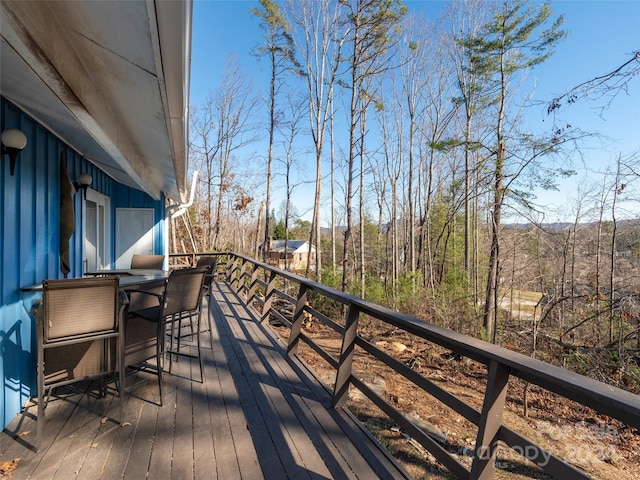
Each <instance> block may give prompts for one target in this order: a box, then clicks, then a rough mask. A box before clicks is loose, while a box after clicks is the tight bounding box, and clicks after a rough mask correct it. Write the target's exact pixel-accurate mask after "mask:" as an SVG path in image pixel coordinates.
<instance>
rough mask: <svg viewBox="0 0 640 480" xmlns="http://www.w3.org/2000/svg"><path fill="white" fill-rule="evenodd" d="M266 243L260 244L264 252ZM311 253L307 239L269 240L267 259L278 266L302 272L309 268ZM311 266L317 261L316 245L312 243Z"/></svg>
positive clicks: (261, 250) (270, 263)
mask: <svg viewBox="0 0 640 480" xmlns="http://www.w3.org/2000/svg"><path fill="white" fill-rule="evenodd" d="M263 249H264V244H262V245H261V246H260V253H261V254H262V252H263ZM308 253H309V242H307V241H305V240H288V241H286V251H285V240H269V242H267V256H266V260H267V263H268V264H269V265H275V266H277V267H278V268H282V269H286V270H293V271H296V272H300V271H303V270H306V268H307V256H308ZM310 261H311V268H313V266H314V265H315V263H316V247H314V246H313V245H311V258H310Z"/></svg>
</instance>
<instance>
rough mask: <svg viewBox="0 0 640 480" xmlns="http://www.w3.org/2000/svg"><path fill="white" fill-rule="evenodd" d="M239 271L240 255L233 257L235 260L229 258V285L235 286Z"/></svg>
mask: <svg viewBox="0 0 640 480" xmlns="http://www.w3.org/2000/svg"><path fill="white" fill-rule="evenodd" d="M237 271H238V257H235V256H234V257H233V261H231V258H229V261H228V262H227V282H228V283H229V285H231V286H233V282H235V281H236V276H237Z"/></svg>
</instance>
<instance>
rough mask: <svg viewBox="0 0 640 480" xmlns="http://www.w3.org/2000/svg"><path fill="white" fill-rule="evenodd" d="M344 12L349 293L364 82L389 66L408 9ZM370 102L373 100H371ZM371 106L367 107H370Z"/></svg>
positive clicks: (358, 0) (379, 4) (360, 2)
mask: <svg viewBox="0 0 640 480" xmlns="http://www.w3.org/2000/svg"><path fill="white" fill-rule="evenodd" d="M340 5H341V6H342V7H343V9H344V15H343V19H344V21H345V25H347V28H348V31H349V52H348V55H347V58H348V65H349V66H348V70H347V72H346V78H347V80H345V81H344V82H343V85H344V86H345V87H346V88H347V89H348V90H349V94H350V97H349V112H348V122H349V155H348V160H347V162H348V164H347V165H348V173H347V186H346V188H347V192H346V202H345V203H346V205H345V210H346V217H347V218H346V221H347V224H346V226H345V231H344V243H343V271H342V290H343V291H346V290H347V283H348V279H349V277H350V272H349V271H348V270H349V268H350V267H351V266H352V263H353V262H350V261H349V244H350V242H351V235H352V228H353V212H352V199H353V195H354V189H353V181H354V173H355V161H356V159H357V158H358V146H359V145H361V142H360V138H359V132H361V131H362V130H361V126H362V125H361V122H362V121H363V120H364V115H365V111H364V110H363V104H362V103H361V102H360V100H361V99H365V98H367V96H368V92H367V91H366V88H365V82H366V80H367V79H368V78H369V77H373V76H376V75H379V74H380V73H382V72H384V71H385V70H386V69H387V68H388V65H387V64H385V63H383V62H382V61H381V60H382V59H383V58H384V56H385V54H386V53H387V49H388V48H389V46H390V45H392V44H393V43H394V42H396V41H397V37H394V33H397V29H396V27H397V26H398V23H399V21H400V19H401V18H402V16H403V15H404V14H405V13H406V7H402V5H401V4H400V2H399V1H397V0H392V1H385V0H344V1H342V2H340ZM369 98H371V97H369ZM369 104H370V103H369V102H367V103H365V104H364V107H368V106H369Z"/></svg>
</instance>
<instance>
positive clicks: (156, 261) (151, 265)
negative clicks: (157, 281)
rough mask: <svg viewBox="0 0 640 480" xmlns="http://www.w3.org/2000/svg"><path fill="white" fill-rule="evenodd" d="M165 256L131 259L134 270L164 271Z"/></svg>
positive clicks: (136, 256)
mask: <svg viewBox="0 0 640 480" xmlns="http://www.w3.org/2000/svg"><path fill="white" fill-rule="evenodd" d="M163 265H164V255H140V254H135V255H133V257H131V268H132V269H148V270H162V266H163Z"/></svg>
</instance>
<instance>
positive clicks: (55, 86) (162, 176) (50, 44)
mask: <svg viewBox="0 0 640 480" xmlns="http://www.w3.org/2000/svg"><path fill="white" fill-rule="evenodd" d="M191 18H192V2H191V1H190V0H187V1H174V0H155V1H154V0H107V1H103V0H96V1H82V2H80V1H77V2H62V1H38V2H35V1H34V2H25V1H5V0H1V1H0V27H1V30H0V32H1V37H2V42H1V44H0V68H1V78H0V94H2V96H4V97H5V98H7V99H8V100H10V101H11V102H13V103H14V104H16V105H17V106H18V107H20V108H21V109H23V110H24V111H25V112H26V113H28V114H29V115H31V116H32V117H34V118H35V119H36V120H38V121H39V122H40V123H42V124H43V125H45V126H46V127H47V128H48V129H50V130H51V131H52V132H54V133H55V134H56V135H57V136H59V137H60V138H61V139H62V140H63V141H65V142H66V143H68V144H70V145H71V146H72V147H74V148H75V149H77V150H78V151H79V152H80V153H81V154H83V155H84V156H85V157H87V158H88V159H89V160H90V161H91V162H93V163H94V164H96V165H97V166H98V167H100V168H101V169H102V170H104V171H105V172H106V173H107V174H109V175H110V176H111V177H113V178H114V179H115V180H117V181H119V182H121V183H123V184H125V185H129V186H132V187H135V188H139V189H141V190H143V191H145V192H147V193H148V194H149V195H151V196H152V197H153V198H155V199H158V198H160V194H161V193H162V192H164V193H165V194H166V195H167V196H169V197H170V198H173V199H175V200H179V201H183V200H184V199H185V191H186V188H185V187H186V175H187V153H188V152H187V141H188V132H187V126H188V101H189V71H190V55H191ZM27 141H28V139H27Z"/></svg>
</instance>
